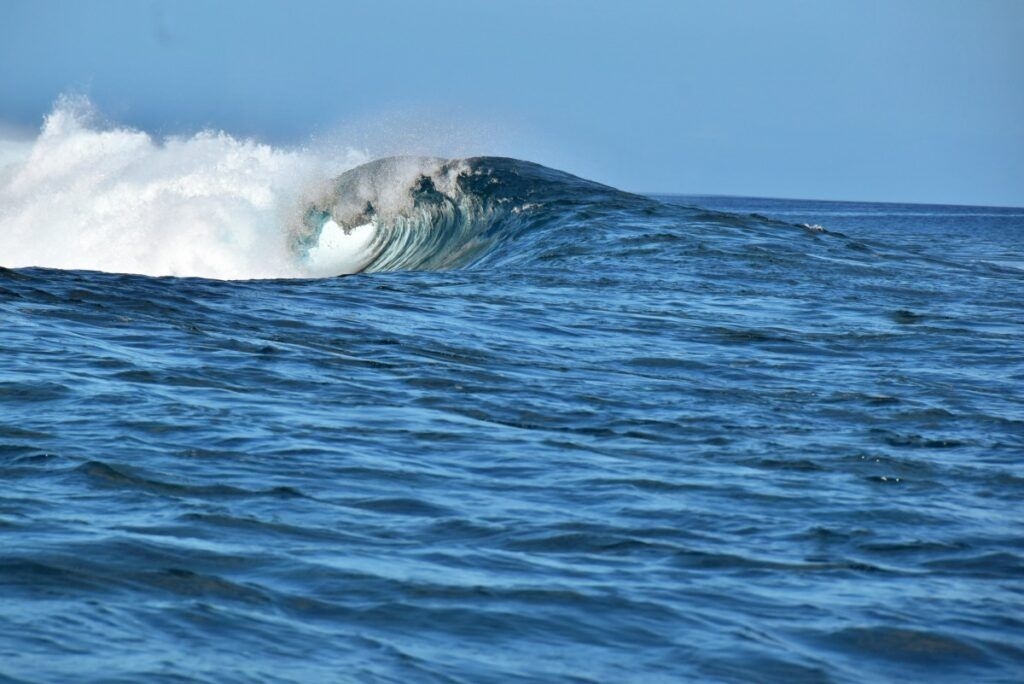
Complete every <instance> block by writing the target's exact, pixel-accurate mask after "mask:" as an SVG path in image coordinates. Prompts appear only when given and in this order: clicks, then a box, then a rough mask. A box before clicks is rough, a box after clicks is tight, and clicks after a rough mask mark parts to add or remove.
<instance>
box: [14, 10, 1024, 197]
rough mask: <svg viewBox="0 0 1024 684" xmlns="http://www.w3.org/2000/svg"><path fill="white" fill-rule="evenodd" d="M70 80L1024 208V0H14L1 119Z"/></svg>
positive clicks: (169, 117) (193, 116)
mask: <svg viewBox="0 0 1024 684" xmlns="http://www.w3.org/2000/svg"><path fill="white" fill-rule="evenodd" d="M62 92H77V93H84V94H86V95H88V96H89V97H90V98H91V99H92V100H93V101H94V102H95V103H96V105H97V106H98V107H99V109H100V110H101V111H102V112H104V114H106V115H107V116H108V117H110V118H111V119H113V120H116V121H118V122H123V123H126V124H130V125H133V126H138V127H142V128H144V129H146V130H150V131H154V132H157V133H180V132H186V131H190V130H195V129H197V128H201V127H214V128H222V129H224V130H227V131H229V132H233V133H237V134H243V135H254V136H257V137H259V138H262V139H265V140H268V141H272V142H285V143H308V142H309V141H311V140H315V139H319V138H318V136H319V137H323V136H334V137H338V136H341V137H344V136H346V135H348V136H350V137H351V138H352V142H353V144H356V145H359V144H363V143H366V141H370V142H369V144H371V147H372V146H373V145H374V144H377V145H378V146H379V147H381V150H380V151H382V152H395V151H400V150H399V148H401V146H402V143H401V141H403V140H408V141H411V142H410V144H409V147H410V149H409V150H408V151H409V152H423V151H436V152H440V153H445V152H449V151H451V150H452V149H457V151H458V152H460V153H465V152H476V153H498V154H508V155H512V156H520V157H527V158H531V159H533V160H534V161H539V162H542V163H545V164H548V165H551V166H556V167H560V168H564V169H566V170H568V171H572V172H574V173H577V174H580V175H583V176H587V177H590V178H594V179H596V180H600V181H604V182H606V183H610V184H612V185H616V186H619V187H622V188H625V189H629V190H638V191H666V192H689V193H720V194H746V195H762V196H775V197H813V198H826V199H866V200H894V201H899V200H906V201H923V202H948V203H972V204H1002V205H1015V206H1022V205H1024V1H1018V0H1005V1H1004V0H959V1H946V0H884V1H880V2H876V1H872V0H850V1H839V0H836V1H828V0H813V1H811V0H808V1H798V0H777V1H772V2H768V1H762V0H748V1H742V0H713V1H712V0H708V1H696V0H694V1H687V0H675V1H671V0H670V1H666V2H655V1H650V2H647V1H643V0H619V1H617V2H600V1H596V0H595V1H585V0H574V1H570V0H546V1H522V0H517V1H515V2H511V1H506V2H500V3H499V2H489V1H487V0H474V1H466V2H455V1H451V2H446V1H444V0H433V1H431V2H423V1H420V2H397V1H387V0H383V1H382V0H373V1H371V0H364V1H360V2H355V1H352V2H342V1H340V0H336V1H324V2H319V1H317V2H314V1H309V2H301V1H298V0H292V1H290V2H258V1H256V0H251V1H248V2H188V1H182V2H160V1H152V2H146V1H144V0H140V1H137V2H122V1H120V0H102V1H100V2H91V1H85V0H81V1H74V2H50V1H47V0H27V1H26V0H0V120H3V121H7V122H14V123H17V124H22V125H31V126H38V124H39V123H40V122H41V119H42V116H43V115H44V114H45V113H46V112H47V111H48V110H49V109H50V107H51V105H52V103H53V101H54V99H55V98H56V97H57V95H58V94H60V93H62ZM374 141H376V143H375V142H374ZM381 141H391V149H384V148H387V147H388V145H386V144H380V143H381ZM396 141H398V142H396ZM453 141H455V142H453Z"/></svg>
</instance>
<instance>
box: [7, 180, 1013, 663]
mask: <svg viewBox="0 0 1024 684" xmlns="http://www.w3.org/2000/svg"><path fill="white" fill-rule="evenodd" d="M485 175H486V176H487V179H488V181H487V183H484V185H483V186H479V187H477V186H474V187H467V188H463V190H464V191H465V192H466V193H467V196H468V197H469V200H472V202H470V204H471V205H472V206H471V207H470V206H469V205H459V206H456V207H455V208H454V209H451V207H449V209H451V211H454V212H455V213H454V214H451V213H448V214H444V213H443V212H442V214H437V213H436V212H435V213H431V212H433V211H434V209H430V207H434V206H435V205H430V207H428V209H429V211H428V210H424V211H423V212H421V213H420V214H418V215H417V216H418V218H417V221H419V223H416V222H415V221H414V222H412V223H407V224H401V225H398V224H392V225H391V226H390V228H389V229H390V230H392V233H389V234H387V235H385V236H384V237H382V238H381V244H382V245H384V246H383V247H382V251H381V253H380V254H381V256H380V258H378V259H377V260H376V261H375V262H374V265H373V267H374V268H378V269H383V270H379V271H378V272H367V273H362V274H359V275H353V276H349V277H342V278H326V279H319V280H274V281H248V282H245V281H243V282H230V281H216V280H204V279H189V278H181V279H176V278H152V277H145V276H135V275H118V274H107V273H99V272H86V271H60V270H49V269H39V268H20V269H16V270H7V269H0V477H2V482H3V486H4V489H3V493H2V495H0V540H2V545H0V680H2V681H12V682H67V681H76V682H79V681H95V682H115V681H116V682H124V681H147V682H184V681H201V682H312V681H390V682H407V681H423V682H492V681H493V682H499V681H500V682H509V681H515V682H528V681H577V682H589V681H596V682H619V681H638V682H676V681H685V680H704V681H725V682H746V681H778V682H798V681H808V682H863V681H972V682H1016V681H1021V680H1022V679H1024V515H1022V513H1021V511H1022V504H1021V500H1022V499H1024V395H1022V392H1021V388H1022V387H1024V210H1020V209H990V208H977V207H948V206H921V205H891V204H867V203H836V202H808V201H793V200H776V199H771V200H768V199H765V200H762V199H749V198H728V197H658V198H645V197H637V196H632V195H627V194H623V193H617V192H616V191H614V190H612V189H610V188H604V187H603V186H596V185H592V184H588V183H585V182H583V181H579V180H578V179H572V178H571V177H565V176H562V175H561V174H557V173H556V172H551V171H550V170H545V169H541V168H540V167H529V166H522V167H511V168H506V167H505V166H502V165H501V163H498V162H495V168H494V170H493V171H489V172H488V174H485ZM419 190H420V191H422V192H424V193H426V194H425V195H424V197H427V199H426V200H424V201H425V202H426V201H427V200H429V201H434V200H432V199H430V198H431V197H434V196H435V195H433V194H431V193H436V189H435V188H432V187H430V188H422V187H421V188H419ZM441 194H443V193H441ZM442 199H443V198H442ZM492 200H493V202H492V203H491V204H488V202H491V201H492ZM438 201H441V200H438ZM444 201H447V200H444ZM467 201H468V200H467ZM417 206H420V205H417ZM424 206H426V205H424ZM437 206H440V205H437ZM467 207H469V208H468V209H467ZM495 207H497V208H495ZM697 207H699V208H697ZM442 208H443V207H442ZM320 209H323V207H321V208H320ZM324 211H327V210H326V209H324ZM446 211H447V210H446ZM460 212H462V213H460ZM467 212H469V213H467ZM473 212H476V213H473ZM469 214H472V215H471V216H469ZM311 216H312V219H311V220H312V221H313V223H314V224H316V223H317V221H319V220H320V219H321V218H322V217H321V215H320V214H316V213H315V212H314V214H311ZM323 216H326V213H325V214H323ZM439 216H440V217H441V218H440V219H439V218H438V217H439ZM453 216H454V218H452V217H453ZM467 216H469V218H467ZM364 218H365V217H364ZM442 219H443V220H442ZM410 220H411V219H410ZM432 221H433V222H435V223H436V222H437V221H442V223H444V222H445V221H447V223H445V225H443V226H441V227H440V228H437V231H438V232H437V233H430V232H429V231H430V230H431V225H433V224H431V222H432ZM424 222H425V223H424ZM801 224H807V225H806V226H804V225H801ZM815 225H816V226H821V227H823V228H824V230H817V229H816V228H809V227H807V226H815ZM382 230H383V229H382ZM417 231H419V232H417ZM424 231H426V232H424ZM382 235H383V233H382ZM410 235H419V236H421V237H422V236H423V235H427V236H435V235H440V236H441V237H439V238H437V239H435V238H434V237H429V238H423V239H420V238H416V239H410V237H409V236H410ZM299 242H300V243H301V242H302V241H301V240H299ZM299 246H300V247H301V244H300V245H299ZM2 263H3V256H2V255H0V264H2ZM388 269H398V270H388ZM409 269H417V270H409ZM371 270H372V269H371Z"/></svg>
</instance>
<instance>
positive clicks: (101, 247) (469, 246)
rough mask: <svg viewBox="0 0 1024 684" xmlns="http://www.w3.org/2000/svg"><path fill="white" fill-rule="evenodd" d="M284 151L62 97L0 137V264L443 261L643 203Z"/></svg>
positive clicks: (88, 266) (536, 175)
mask: <svg viewBox="0 0 1024 684" xmlns="http://www.w3.org/2000/svg"><path fill="white" fill-rule="evenodd" d="M368 160H369V156H368V155H367V154H365V153H362V152H359V151H356V150H351V149H347V150H340V151H339V150H320V149H309V148H295V149H289V148H278V147H274V146H271V145H267V144H262V143H259V142H255V141H253V140H246V139H238V138H235V137H233V136H231V135H229V134H227V133H224V132H219V131H203V132H200V133H198V134H195V135H192V136H189V137H169V138H166V139H163V140H160V139H156V138H154V137H153V136H151V135H150V134H148V133H145V132H142V131H138V130H134V129H131V128H126V127H118V126H104V125H102V123H100V122H99V118H98V117H97V115H96V114H95V112H94V111H93V110H92V108H91V107H90V105H89V103H88V102H87V101H84V100H81V99H73V98H63V99H62V100H61V101H59V102H58V104H57V106H56V107H55V108H54V110H53V112H51V113H50V115H49V116H47V117H46V119H45V122H44V125H43V127H42V130H41V131H40V133H39V135H38V136H36V137H35V138H34V139H29V140H24V139H21V140H19V139H6V140H2V141H0V266H4V267H8V268H21V267H32V266H37V267H48V268H58V269H81V270H96V271H107V272H120V273H137V274H144V275H152V276H199V277H205V278H214V279H257V278H307V277H325V276H334V275H341V274H348V273H356V272H360V271H382V270H414V269H447V268H458V267H471V266H474V265H479V264H485V263H494V262H495V261H498V260H500V259H501V258H524V257H525V255H526V253H527V252H526V251H523V252H521V253H519V254H515V255H512V256H511V257H510V255H509V254H507V253H506V254H504V255H502V254H500V253H499V252H500V250H499V248H500V247H502V246H503V245H505V244H507V243H509V242H511V241H513V240H514V238H515V237H517V236H520V235H523V234H524V233H527V232H530V231H534V230H537V229H538V228H541V227H545V228H550V229H554V228H555V227H556V226H559V225H564V224H566V223H570V222H572V221H573V219H575V218H581V217H582V218H585V216H583V215H584V214H586V215H592V214H593V212H594V211H600V206H601V205H602V204H604V205H606V206H609V207H610V206H612V205H614V206H618V207H619V208H621V205H622V204H623V203H625V204H630V203H632V204H636V205H638V206H640V205H647V204H651V203H652V202H653V200H650V199H648V198H644V197H639V196H636V195H629V194H628V193H623V192H620V191H618V190H615V189H613V188H609V187H607V186H604V185H600V184H598V183H593V182H591V181H586V180H583V179H580V178H577V177H575V176H571V175H569V174H566V173H563V172H560V171H555V170H553V169H549V168H546V167H543V166H540V165H538V164H533V163H530V162H524V161H518V160H514V159H508V158H497V157H476V158H471V159H457V160H446V159H440V158H428V157H389V158H385V159H378V160H375V161H368Z"/></svg>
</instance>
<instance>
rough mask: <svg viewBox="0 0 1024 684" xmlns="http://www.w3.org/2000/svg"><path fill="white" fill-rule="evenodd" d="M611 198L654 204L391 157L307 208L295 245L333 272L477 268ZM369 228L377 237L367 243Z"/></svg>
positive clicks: (550, 176)
mask: <svg viewBox="0 0 1024 684" xmlns="http://www.w3.org/2000/svg"><path fill="white" fill-rule="evenodd" d="M610 197H615V198H619V199H622V198H629V199H632V200H635V201H641V202H645V203H649V202H651V201H652V200H648V199H647V198H641V197H638V196H635V195H629V194H628V193H624V192H621V191H618V190H615V189H614V188H610V187H608V186H605V185H601V184H599V183H595V182H593V181H588V180H584V179H582V178H578V177H576V176H573V175H571V174H568V173H565V172H562V171H556V170H554V169H549V168H547V167H544V166H541V165H539V164H534V163H532V162H526V161H521V160H518V159H511V158H507V157H472V158H468V159H451V160H446V159H440V158H435V157H387V158H384V159H378V160H376V161H373V162H370V163H368V164H364V165H362V166H359V167H356V168H354V169H351V170H350V171H346V172H345V173H343V174H341V175H340V176H338V177H337V178H336V179H335V180H334V181H333V183H332V187H331V188H330V189H329V190H328V191H327V192H325V193H324V194H323V195H322V196H321V197H319V198H318V199H317V200H315V201H313V202H312V203H310V205H309V206H308V208H307V209H306V211H305V213H304V216H303V220H302V224H301V226H300V227H299V229H298V230H297V231H295V232H294V233H293V235H292V246H293V249H294V250H295V251H296V253H297V254H298V255H299V256H300V258H302V259H304V260H305V261H306V262H307V263H309V264H311V266H313V267H314V268H317V269H327V270H328V271H330V270H334V271H337V270H338V266H339V265H340V262H341V261H347V262H348V263H350V264H351V263H357V264H358V268H357V269H355V270H358V271H393V270H445V269H451V268H464V267H472V266H475V265H478V264H481V263H484V262H486V261H489V259H488V257H490V256H491V255H493V254H494V253H495V250H496V248H497V247H499V246H500V245H502V244H504V243H505V242H507V241H510V240H511V239H513V238H515V237H517V236H520V235H522V234H523V233H524V232H526V231H528V230H530V229H532V228H537V227H540V226H550V225H552V224H555V223H561V222H563V221H565V220H566V219H569V218H571V217H572V216H573V215H574V214H575V213H576V212H578V211H580V210H581V209H582V208H583V207H585V206H588V205H592V204H593V203H594V202H600V201H606V200H607V199H608V198H610ZM367 227H372V237H369V239H368V240H365V241H361V240H360V239H359V235H360V234H361V233H362V234H365V233H366V232H367ZM339 231H340V233H341V234H343V235H344V236H346V238H347V239H346V240H341V239H339ZM325 239H326V240H327V241H328V242H331V241H335V242H337V243H338V244H341V243H345V245H346V247H347V248H348V251H346V250H345V249H339V250H338V251H337V258H338V259H339V264H333V263H331V261H330V250H325V249H324V242H325ZM352 245H358V246H357V247H355V249H356V250H357V252H358V253H357V254H354V253H353V252H352V251H351V248H352Z"/></svg>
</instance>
